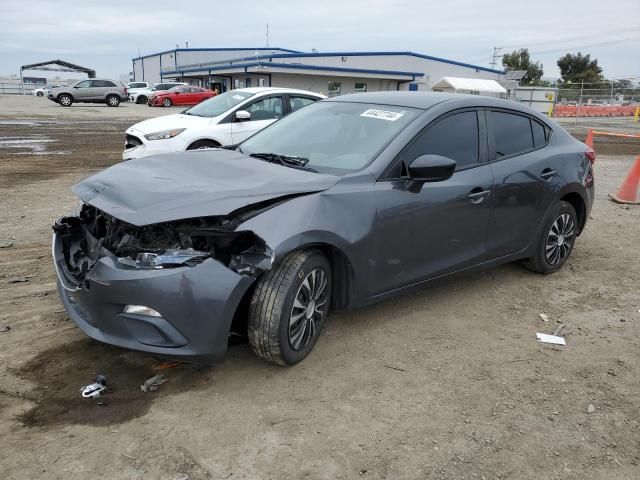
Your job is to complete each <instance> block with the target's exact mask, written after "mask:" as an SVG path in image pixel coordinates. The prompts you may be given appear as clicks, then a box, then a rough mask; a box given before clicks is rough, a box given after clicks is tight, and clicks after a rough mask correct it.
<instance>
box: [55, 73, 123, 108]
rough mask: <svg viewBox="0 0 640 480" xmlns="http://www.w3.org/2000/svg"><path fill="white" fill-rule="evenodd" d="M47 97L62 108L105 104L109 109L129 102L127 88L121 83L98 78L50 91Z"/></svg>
mask: <svg viewBox="0 0 640 480" xmlns="http://www.w3.org/2000/svg"><path fill="white" fill-rule="evenodd" d="M47 97H48V98H49V100H52V101H54V102H56V103H59V104H60V105H62V106H63V107H70V106H71V105H72V104H73V103H75V102H78V103H106V104H107V105H109V106H110V107H117V106H118V105H120V102H126V101H128V100H129V97H128V96H127V87H125V86H124V85H123V84H122V82H118V81H116V80H108V79H98V78H91V79H89V80H81V81H79V82H77V83H75V84H74V85H72V86H70V87H59V88H54V89H51V90H49V92H48V94H47Z"/></svg>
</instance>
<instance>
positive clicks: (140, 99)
mask: <svg viewBox="0 0 640 480" xmlns="http://www.w3.org/2000/svg"><path fill="white" fill-rule="evenodd" d="M131 83H132V84H140V83H146V84H147V87H146V88H133V90H131V89H129V100H131V101H132V102H133V103H147V101H148V100H149V98H150V97H151V95H153V94H154V93H155V92H159V91H161V90H169V89H171V88H173V87H177V86H178V85H186V83H180V82H160V83H154V84H153V86H151V85H149V84H148V83H147V82H131Z"/></svg>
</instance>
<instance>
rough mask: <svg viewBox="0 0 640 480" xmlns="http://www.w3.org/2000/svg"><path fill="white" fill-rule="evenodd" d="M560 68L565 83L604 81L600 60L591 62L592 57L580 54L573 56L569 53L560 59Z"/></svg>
mask: <svg viewBox="0 0 640 480" xmlns="http://www.w3.org/2000/svg"><path fill="white" fill-rule="evenodd" d="M558 68H560V76H561V77H562V82H563V83H580V82H584V83H597V82H601V81H602V78H603V77H602V69H601V68H600V67H599V66H598V60H596V59H595V58H594V59H593V60H591V55H589V54H587V55H582V53H580V52H578V53H577V54H575V55H573V54H571V53H567V54H566V55H565V56H564V57H561V58H560V59H558Z"/></svg>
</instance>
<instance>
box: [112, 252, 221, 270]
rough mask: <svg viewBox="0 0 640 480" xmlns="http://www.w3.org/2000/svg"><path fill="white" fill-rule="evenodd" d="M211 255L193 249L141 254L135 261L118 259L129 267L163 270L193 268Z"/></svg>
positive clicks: (126, 258) (123, 258)
mask: <svg viewBox="0 0 640 480" xmlns="http://www.w3.org/2000/svg"><path fill="white" fill-rule="evenodd" d="M209 256H210V255H209V253H208V252H200V251H198V250H194V249H192V248H187V249H171V250H167V251H165V252H163V253H152V252H141V253H139V254H138V255H137V256H136V259H135V260H133V259H132V258H129V257H121V258H118V261H119V262H120V263H121V264H123V265H127V266H129V267H135V268H143V269H149V270H158V269H161V268H175V267H193V266H194V265H197V264H199V263H202V261H203V260H205V259H206V258H208V257H209Z"/></svg>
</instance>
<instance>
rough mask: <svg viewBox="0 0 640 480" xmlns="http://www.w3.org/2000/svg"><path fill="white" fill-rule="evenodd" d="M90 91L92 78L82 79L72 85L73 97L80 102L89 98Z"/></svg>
mask: <svg viewBox="0 0 640 480" xmlns="http://www.w3.org/2000/svg"><path fill="white" fill-rule="evenodd" d="M92 91H93V86H92V80H84V81H82V82H80V83H78V84H76V85H74V86H73V98H74V99H75V100H77V101H82V102H84V101H87V100H90V99H91V95H92Z"/></svg>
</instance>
